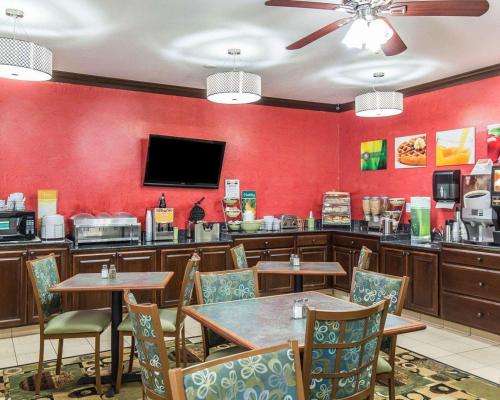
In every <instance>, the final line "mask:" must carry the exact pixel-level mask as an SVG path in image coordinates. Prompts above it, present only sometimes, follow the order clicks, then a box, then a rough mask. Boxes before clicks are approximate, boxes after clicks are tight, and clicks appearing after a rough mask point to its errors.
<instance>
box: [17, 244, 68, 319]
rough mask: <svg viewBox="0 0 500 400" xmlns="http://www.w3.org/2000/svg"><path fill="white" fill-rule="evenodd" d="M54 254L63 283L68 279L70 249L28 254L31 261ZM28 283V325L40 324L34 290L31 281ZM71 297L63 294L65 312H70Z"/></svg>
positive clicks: (30, 252)
mask: <svg viewBox="0 0 500 400" xmlns="http://www.w3.org/2000/svg"><path fill="white" fill-rule="evenodd" d="M51 253H52V254H54V256H55V258H56V263H57V267H58V269H59V276H60V278H61V281H63V280H65V279H67V278H68V267H69V265H68V249H66V248H64V247H62V248H61V247H60V248H49V249H45V248H44V249H33V250H30V251H29V252H28V256H29V259H30V260H34V259H36V258H38V257H44V256H48V255H49V254H51ZM26 281H27V294H28V314H27V317H28V324H35V323H38V311H37V309H36V304H35V298H34V294H33V288H32V286H31V282H30V281H29V279H27V280H26ZM69 298H70V296H69V295H68V294H63V310H68V309H69V308H70V305H69V302H68V300H69Z"/></svg>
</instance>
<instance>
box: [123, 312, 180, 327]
mask: <svg viewBox="0 0 500 400" xmlns="http://www.w3.org/2000/svg"><path fill="white" fill-rule="evenodd" d="M158 312H159V314H160V322H161V330H162V331H163V332H175V320H176V318H177V308H173V309H172V308H162V309H160V310H158ZM118 330H119V331H120V332H132V322H131V320H130V318H129V317H128V316H127V317H126V318H125V319H124V320H123V321H122V322H121V324H120V325H118Z"/></svg>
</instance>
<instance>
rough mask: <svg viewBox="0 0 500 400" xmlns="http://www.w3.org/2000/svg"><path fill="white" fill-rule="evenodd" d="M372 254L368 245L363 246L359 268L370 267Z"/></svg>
mask: <svg viewBox="0 0 500 400" xmlns="http://www.w3.org/2000/svg"><path fill="white" fill-rule="evenodd" d="M371 256H372V251H371V250H370V249H369V248H368V247H366V246H363V247H361V251H360V252H359V258H358V269H369V268H370V258H371Z"/></svg>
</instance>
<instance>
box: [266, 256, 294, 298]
mask: <svg viewBox="0 0 500 400" xmlns="http://www.w3.org/2000/svg"><path fill="white" fill-rule="evenodd" d="M293 252H294V249H293V247H288V248H284V249H271V250H267V257H266V260H267V261H290V256H291V255H292V254H293ZM262 281H263V288H262V290H263V291H264V292H265V293H267V294H280V293H289V292H292V291H293V278H292V276H291V275H281V274H272V275H265V276H263V279H262Z"/></svg>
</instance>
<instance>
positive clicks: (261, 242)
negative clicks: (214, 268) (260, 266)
mask: <svg viewBox="0 0 500 400" xmlns="http://www.w3.org/2000/svg"><path fill="white" fill-rule="evenodd" d="M239 244H243V246H245V250H258V249H279V248H290V247H291V248H293V247H294V237H293V236H274V237H259V238H246V239H236V240H235V241H234V245H235V246H237V245H239Z"/></svg>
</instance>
